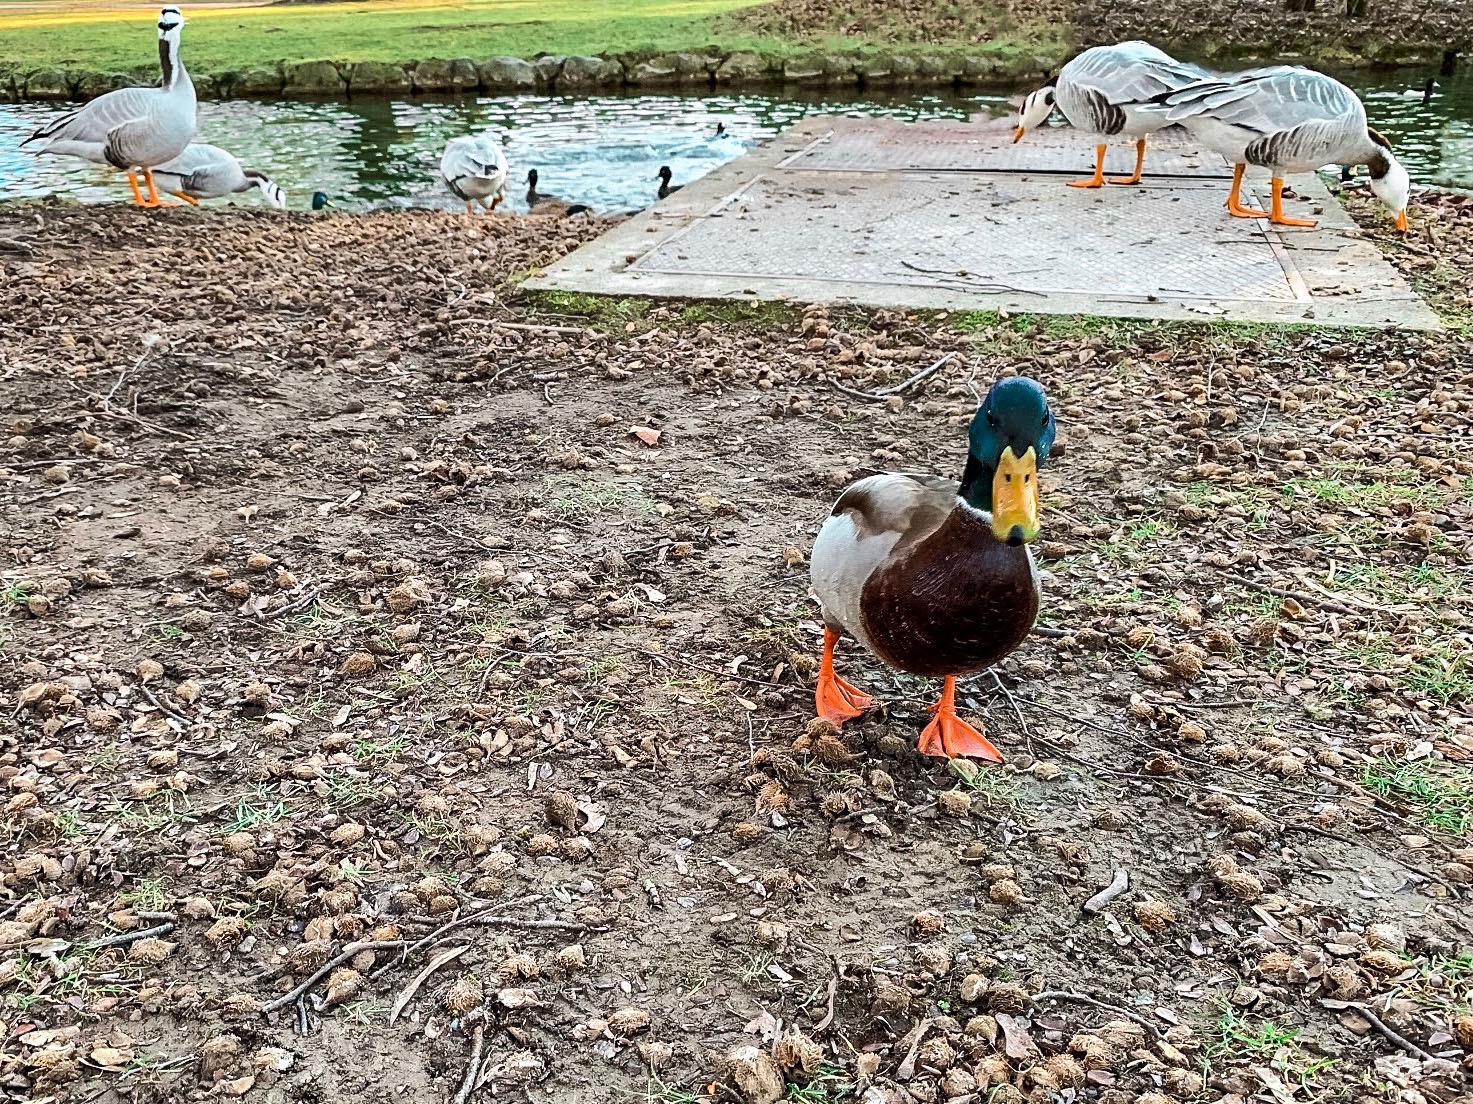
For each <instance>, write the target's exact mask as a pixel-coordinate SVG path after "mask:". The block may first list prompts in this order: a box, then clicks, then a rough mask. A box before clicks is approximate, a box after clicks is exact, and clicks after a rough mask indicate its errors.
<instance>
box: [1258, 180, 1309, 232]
mask: <svg viewBox="0 0 1473 1104" xmlns="http://www.w3.org/2000/svg"><path fill="white" fill-rule="evenodd" d="M1273 189H1274V201H1273V210H1272V212H1270V214H1269V221H1270V222H1272V223H1273V224H1274V225H1275V226H1318V225H1319V222H1318V221H1316V220H1315V219H1302V218H1293V217H1292V216H1290V215H1286V214H1284V178H1283V177H1282V176H1276V177H1274V178H1273Z"/></svg>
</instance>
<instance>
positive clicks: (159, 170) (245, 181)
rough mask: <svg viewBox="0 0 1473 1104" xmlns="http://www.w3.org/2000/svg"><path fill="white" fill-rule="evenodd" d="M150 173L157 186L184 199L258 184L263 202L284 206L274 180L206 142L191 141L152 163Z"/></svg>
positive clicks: (282, 194)
mask: <svg viewBox="0 0 1473 1104" xmlns="http://www.w3.org/2000/svg"><path fill="white" fill-rule="evenodd" d="M153 176H154V180H155V181H157V183H158V186H159V188H161V189H162V190H163V191H166V192H168V193H170V194H171V195H176V196H178V197H179V198H180V199H182V200H184V202H185V203H198V202H199V201H200V200H202V199H219V198H220V197H222V196H228V195H234V194H235V193H237V192H248V191H250V190H251V189H252V188H259V189H261V194H262V195H263V196H265V197H266V202H267V203H269V204H271V206H273V207H276V208H278V209H281V210H285V209H286V193H285V192H283V191H282V190H281V188H280V186H278V185H277V183H276V182H275V181H274V180H272V179H271V178H270V177H269V176H267V175H266V174H265V173H263V172H258V171H256V170H255V169H243V168H241V165H240V162H239V161H237V160H236V159H235V155H234V154H232V153H230V152H229V151H228V150H223V149H221V148H220V147H219V146H212V145H210V144H209V143H207V142H191V143H190V144H189V145H188V146H187V147H186V148H185V150H184V152H183V153H181V154H180V155H179V156H178V157H176V158H174V160H172V161H165V162H164V163H163V164H162V165H158V166H156V167H155V168H154V170H153Z"/></svg>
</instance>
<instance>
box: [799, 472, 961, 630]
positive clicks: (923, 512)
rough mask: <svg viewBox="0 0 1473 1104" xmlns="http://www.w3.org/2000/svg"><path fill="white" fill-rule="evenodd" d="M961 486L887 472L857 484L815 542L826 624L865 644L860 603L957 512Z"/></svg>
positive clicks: (815, 571)
mask: <svg viewBox="0 0 1473 1104" xmlns="http://www.w3.org/2000/svg"><path fill="white" fill-rule="evenodd" d="M956 490H957V484H956V481H955V480H951V479H941V478H938V477H936V476H931V475H906V474H901V473H897V472H887V473H885V474H883V475H872V476H869V477H868V478H865V479H861V480H859V481H858V482H856V483H854V484H851V485H850V486H849V488H848V489H846V490H845V491H844V493H843V494H842V495H840V496H839V500H838V502H836V503H834V508H833V510H832V511H831V512H830V514H829V518H828V520H827V521H825V522H824V523H823V527H822V528H821V529H820V530H819V533H818V537H817V538H816V539H815V540H814V542H813V555H812V557H811V560H810V574H811V578H812V583H813V594H814V597H816V598H817V599H818V600H819V602H820V604H821V605H822V606H823V609H824V617H825V620H826V621H828V623H829V624H831V625H834V626H835V627H838V628H843V629H847V630H848V631H849V632H850V633H851V634H852V635H854V636H856V637H857V638H859V639H861V640H863V639H864V636H863V622H862V619H861V616H860V609H859V601H860V597H861V595H862V594H863V591H864V584H865V583H866V582H867V581H868V580H869V577H870V576H871V575H872V574H874V572H875V571H876V570H878V569H879V568H880V567H881V566H882V565H883V564H885V563H887V562H890V561H891V560H893V559H895V558H897V557H901V556H904V555H905V553H906V551H907V550H908V549H909V548H910V547H911V546H912V545H914V544H915V543H916V542H917V541H921V540H924V539H925V538H926V537H928V536H930V535H931V534H932V533H934V532H935V531H936V530H937V529H938V528H940V527H941V525H942V523H944V522H945V521H946V518H947V516H948V515H949V514H950V513H951V511H952V510H953V509H955V508H956V503H957V496H956Z"/></svg>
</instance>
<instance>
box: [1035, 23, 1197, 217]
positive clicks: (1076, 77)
mask: <svg viewBox="0 0 1473 1104" xmlns="http://www.w3.org/2000/svg"><path fill="white" fill-rule="evenodd" d="M1209 76H1210V74H1209V73H1208V72H1207V70H1205V69H1202V68H1200V67H1198V66H1196V65H1189V64H1187V63H1186V62H1181V61H1177V60H1176V59H1175V58H1173V57H1171V56H1170V55H1169V54H1167V53H1164V52H1163V51H1161V50H1158V49H1157V48H1156V47H1154V46H1152V45H1151V44H1150V43H1149V42H1120V43H1117V44H1116V45H1114V46H1095V47H1093V48H1091V49H1088V50H1085V51H1084V53H1082V54H1080V55H1079V56H1078V57H1076V58H1075V59H1074V60H1073V61H1071V62H1069V64H1067V65H1065V66H1064V68H1062V69H1060V70H1059V76H1058V78H1057V79H1056V80H1055V81H1054V83H1053V84H1050V85H1046V86H1045V87H1043V88H1040V89H1038V90H1037V91H1035V92H1030V93H1029V94H1028V97H1027V99H1025V100H1024V101H1023V107H1022V109H1021V110H1020V111H1019V112H1018V126H1017V129H1016V130H1014V131H1013V141H1014V142H1017V141H1019V140H1020V139H1021V138H1022V137H1023V135H1025V134H1027V133H1028V132H1029V131H1030V130H1034V129H1036V128H1037V127H1040V126H1042V125H1043V123H1044V122H1045V121H1046V120H1047V119H1048V117H1049V116H1050V115H1051V114H1053V110H1054V108H1055V107H1057V108H1058V109H1059V110H1060V111H1062V112H1063V113H1064V118H1066V119H1068V120H1069V125H1070V126H1072V127H1073V128H1074V129H1075V130H1081V131H1084V132H1086V133H1089V134H1096V135H1099V136H1100V137H1101V138H1115V137H1124V138H1134V139H1135V172H1134V173H1132V174H1131V175H1130V176H1128V177H1123V178H1112V179H1109V180H1107V179H1106V177H1105V146H1106V143H1104V142H1103V141H1101V142H1099V143H1097V144H1096V146H1095V171H1094V175H1093V176H1090V177H1086V178H1085V179H1083V180H1071V181H1070V182H1069V183H1070V184H1071V185H1072V186H1073V187H1075V188H1098V187H1100V186H1102V185H1104V184H1106V183H1110V184H1135V183H1138V182H1139V181H1140V178H1141V166H1142V165H1143V164H1144V163H1145V158H1146V135H1148V134H1154V133H1155V132H1156V131H1158V130H1160V129H1162V128H1163V127H1166V126H1169V125H1170V123H1169V122H1168V121H1167V120H1166V119H1163V118H1162V117H1161V116H1160V114H1159V113H1156V112H1152V111H1150V110H1148V109H1146V108H1143V106H1142V105H1144V104H1146V103H1147V101H1149V100H1150V99H1151V98H1152V97H1154V96H1159V95H1160V94H1161V93H1163V92H1170V91H1174V90H1175V89H1178V88H1183V87H1185V86H1187V85H1189V84H1191V83H1193V82H1194V81H1200V80H1203V79H1206V78H1207V77H1209Z"/></svg>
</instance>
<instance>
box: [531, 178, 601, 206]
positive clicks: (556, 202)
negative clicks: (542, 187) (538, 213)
mask: <svg viewBox="0 0 1473 1104" xmlns="http://www.w3.org/2000/svg"><path fill="white" fill-rule="evenodd" d="M538 207H541V208H542V213H543V214H546V213H547V212H549V211H551V212H552V213H553V214H562V215H563V216H564V217H565V218H566V217H568V216H571V215H591V214H592V213H593V208H592V207H590V206H588V204H586V203H569V202H568V201H567V200H566V199H559V198H558V197H557V196H554V195H548V194H547V193H546V192H539V191H538V190H537V170H536V169H531V170H529V171H528V173H527V209H528V210H531V211H535V210H536V209H537V208H538Z"/></svg>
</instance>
